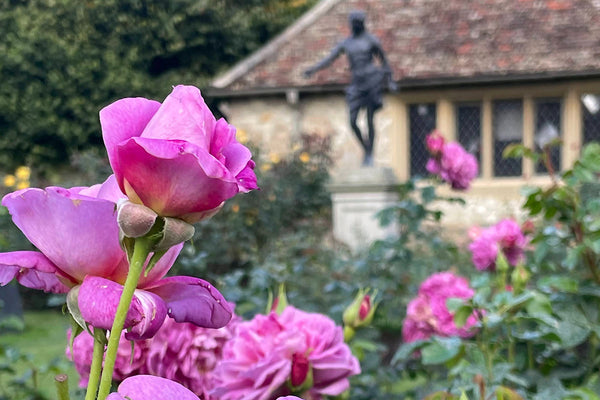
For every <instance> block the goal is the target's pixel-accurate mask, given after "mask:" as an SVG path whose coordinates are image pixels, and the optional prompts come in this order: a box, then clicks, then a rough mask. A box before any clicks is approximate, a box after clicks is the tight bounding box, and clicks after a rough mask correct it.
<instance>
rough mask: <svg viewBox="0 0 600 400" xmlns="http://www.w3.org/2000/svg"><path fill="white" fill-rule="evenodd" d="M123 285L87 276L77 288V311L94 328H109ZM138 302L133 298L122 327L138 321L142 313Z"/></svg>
mask: <svg viewBox="0 0 600 400" xmlns="http://www.w3.org/2000/svg"><path fill="white" fill-rule="evenodd" d="M122 293H123V286H122V285H120V284H118V283H116V282H113V281H111V280H108V279H104V278H100V277H97V276H87V277H86V278H85V279H84V280H83V283H82V284H81V287H80V289H79V297H78V298H77V302H78V304H79V311H81V316H82V317H83V319H84V320H85V321H86V322H88V323H90V324H92V325H93V326H95V327H96V328H102V329H111V328H112V325H113V321H114V319H115V314H116V313H117V306H118V305H119V300H120V299H121V294H122ZM140 308H141V307H139V302H136V301H135V300H133V301H132V302H131V307H130V308H129V311H128V312H127V317H126V318H125V325H124V328H130V327H132V326H133V325H135V324H137V323H139V322H140V321H141V320H142V318H143V315H142V313H141V310H140Z"/></svg>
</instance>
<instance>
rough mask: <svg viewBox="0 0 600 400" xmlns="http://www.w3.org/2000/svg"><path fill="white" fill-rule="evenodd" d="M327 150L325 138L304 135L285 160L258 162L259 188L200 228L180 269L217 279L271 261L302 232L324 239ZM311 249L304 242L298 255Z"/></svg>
mask: <svg viewBox="0 0 600 400" xmlns="http://www.w3.org/2000/svg"><path fill="white" fill-rule="evenodd" d="M329 152H330V144H329V140H328V139H327V138H320V137H318V136H310V135H305V136H303V137H302V138H301V141H300V142H299V143H298V144H297V145H296V146H295V150H294V151H292V152H291V153H290V154H289V155H287V156H286V157H285V158H283V159H281V160H279V159H277V157H274V162H273V161H270V160H269V161H265V162H262V163H261V162H260V161H259V162H258V165H257V167H256V172H257V178H258V183H259V186H260V190H257V191H253V192H250V193H247V194H243V195H240V196H237V197H236V198H235V199H232V200H231V201H229V202H227V203H226V204H225V206H224V208H223V210H221V211H220V212H219V213H218V214H217V215H216V216H214V217H213V218H211V219H209V220H206V221H203V222H201V223H200V224H197V225H196V233H195V235H194V238H193V239H192V241H191V243H189V244H188V245H186V247H185V249H184V251H183V254H182V255H181V256H180V258H179V264H178V266H177V268H178V269H179V270H180V271H182V272H184V273H191V274H198V273H199V271H206V272H207V273H208V274H209V276H214V277H215V278H217V279H218V278H219V276H220V275H222V274H223V273H226V272H231V271H233V270H235V269H239V268H242V269H243V268H246V269H247V268H250V267H251V266H254V265H259V264H262V263H264V262H267V260H268V259H269V257H270V256H271V254H273V253H274V252H277V251H278V247H280V246H282V245H283V243H284V241H293V240H295V239H294V237H296V236H298V235H302V233H304V232H310V233H311V234H312V235H315V237H318V236H319V235H323V234H324V233H325V232H326V231H327V230H328V229H329V224H330V209H331V203H330V198H329V193H328V191H327V190H326V188H325V184H326V182H327V180H328V178H329V174H328V167H329V166H330V164H331V159H330V156H329ZM254 153H255V154H256V156H255V158H256V159H257V160H260V159H261V156H260V155H259V154H258V153H257V152H254ZM311 245H312V244H311V243H310V242H305V243H304V244H301V246H306V248H305V249H302V248H295V249H294V251H295V252H302V251H310V246H311ZM291 256H292V258H294V255H293V254H291ZM267 287H268V286H267ZM263 288H264V287H263Z"/></svg>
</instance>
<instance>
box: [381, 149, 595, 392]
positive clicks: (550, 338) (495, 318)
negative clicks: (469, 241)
mask: <svg viewBox="0 0 600 400" xmlns="http://www.w3.org/2000/svg"><path fill="white" fill-rule="evenodd" d="M512 153H515V154H512ZM511 154H512V155H517V156H526V157H534V158H535V156H536V154H529V153H528V152H525V151H523V149H522V148H514V149H511ZM599 162H600V145H598V144H595V143H594V144H590V145H589V146H587V147H586V148H584V149H583V151H582V156H581V158H580V159H579V160H578V161H577V162H576V163H575V165H574V166H573V168H572V169H571V170H569V171H566V172H564V173H563V174H562V175H561V176H557V175H554V176H552V181H553V184H552V185H551V186H550V187H548V188H528V189H527V190H526V191H525V196H526V198H525V203H524V208H525V210H527V211H528V212H529V214H530V216H531V217H534V218H536V223H537V229H536V230H535V232H534V235H533V236H532V239H531V243H532V244H533V245H534V246H532V251H531V252H529V254H528V257H527V261H526V262H525V263H523V264H522V265H519V266H517V267H515V268H514V269H513V270H512V271H506V268H505V269H504V270H503V269H502V268H497V270H496V272H491V273H478V274H477V275H475V276H474V278H473V279H472V281H471V284H472V286H473V287H474V288H475V289H476V294H475V296H474V297H473V298H472V299H471V300H470V301H469V302H468V303H466V304H465V303H460V302H454V301H452V300H453V299H450V300H449V301H448V304H447V306H448V308H449V310H450V311H452V312H453V313H454V322H455V323H456V324H457V325H458V326H461V325H462V324H464V323H465V321H466V318H467V317H468V316H469V315H471V313H472V312H473V310H475V311H476V315H477V318H478V324H477V334H476V335H475V337H474V338H473V339H462V340H461V339H459V338H444V339H441V338H436V337H433V338H431V339H429V340H423V341H419V342H415V343H408V344H405V345H403V346H402V347H400V349H399V351H398V352H397V353H396V354H395V356H394V359H393V361H394V362H395V363H397V367H398V368H399V369H400V370H405V371H406V370H409V371H411V372H410V374H411V376H412V377H413V379H414V377H418V376H422V375H426V376H428V377H429V380H427V381H423V382H421V384H420V385H419V386H418V387H413V388H411V389H410V390H409V391H407V392H406V393H407V394H410V395H412V396H416V397H419V396H423V395H425V394H427V393H432V392H434V391H436V390H442V392H441V393H451V394H452V395H453V396H456V397H457V396H459V395H461V393H465V394H466V395H467V396H468V397H469V398H473V399H476V398H481V399H484V398H486V399H487V398H489V397H488V394H490V393H494V394H495V395H496V398H509V399H512V398H531V399H540V400H541V399H598V398H599V397H598V395H597V394H596V393H600V384H599V381H600V375H599V373H598V371H599V370H600V356H599V355H598V347H599V344H600V312H599V311H598V310H600V278H599V277H600V274H599V272H598V268H599V267H600V252H599V250H600V245H599V244H598V243H599V240H600V226H599V224H598V221H599V220H600V208H599V207H598V204H597V203H598V198H599V195H600V182H599V179H598V177H599V175H598V173H599V172H600V164H599ZM548 170H549V171H552V169H551V168H549V169H548ZM508 272H510V274H509V273H508ZM417 350H418V351H419V352H420V353H415V351H417ZM519 396H521V397H519Z"/></svg>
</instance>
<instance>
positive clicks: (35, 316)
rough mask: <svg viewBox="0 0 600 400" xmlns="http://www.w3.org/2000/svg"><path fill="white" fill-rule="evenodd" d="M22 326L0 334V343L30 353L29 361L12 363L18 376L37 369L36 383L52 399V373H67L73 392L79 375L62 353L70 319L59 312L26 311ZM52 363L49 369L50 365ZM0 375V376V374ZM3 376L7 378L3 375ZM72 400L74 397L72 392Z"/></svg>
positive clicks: (53, 393) (53, 395)
mask: <svg viewBox="0 0 600 400" xmlns="http://www.w3.org/2000/svg"><path fill="white" fill-rule="evenodd" d="M24 319H25V329H24V330H23V331H22V332H18V333H12V332H11V333H0V342H1V343H2V344H5V345H9V346H12V347H15V348H17V349H18V350H19V351H20V352H21V353H24V354H29V355H30V356H31V360H30V361H29V362H26V361H23V362H19V363H18V364H17V365H15V366H13V367H14V368H15V369H16V370H17V372H18V375H19V376H20V375H23V374H24V373H26V372H27V371H28V370H30V369H32V368H33V369H37V370H38V376H37V386H38V388H39V389H40V391H41V392H42V394H43V395H45V396H46V397H47V398H48V399H55V398H56V392H55V389H54V376H55V375H56V374H59V373H66V374H67V375H68V376H69V386H70V388H71V391H72V392H75V391H76V388H77V382H78V381H79V376H78V375H77V372H76V371H75V368H74V366H73V364H72V363H71V362H70V361H68V360H67V358H66V356H65V348H66V345H67V336H66V330H67V328H68V327H69V319H68V318H67V316H66V315H63V314H62V313H61V312H60V311H55V310H48V311H29V312H26V313H25V318H24ZM50 365H52V368H49V366H50ZM0 376H1V375H0ZM5 379H6V378H5ZM71 398H72V399H77V398H78V396H76V395H74V396H72V397H71Z"/></svg>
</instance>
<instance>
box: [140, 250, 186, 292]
mask: <svg viewBox="0 0 600 400" xmlns="http://www.w3.org/2000/svg"><path fill="white" fill-rule="evenodd" d="M181 249H183V243H180V244H177V245H175V246H173V247H171V248H170V249H169V250H168V251H167V252H166V253H165V254H164V255H163V256H162V257H161V258H160V260H158V262H157V263H156V265H154V268H152V269H151V270H150V272H148V276H144V274H142V276H141V277H140V280H139V282H138V288H140V289H144V288H145V287H146V286H148V285H152V284H153V283H154V282H156V281H158V280H159V279H161V278H162V277H163V276H165V275H166V274H167V272H169V270H170V269H171V267H172V266H173V264H174V263H175V260H176V259H177V256H179V253H180V252H181Z"/></svg>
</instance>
